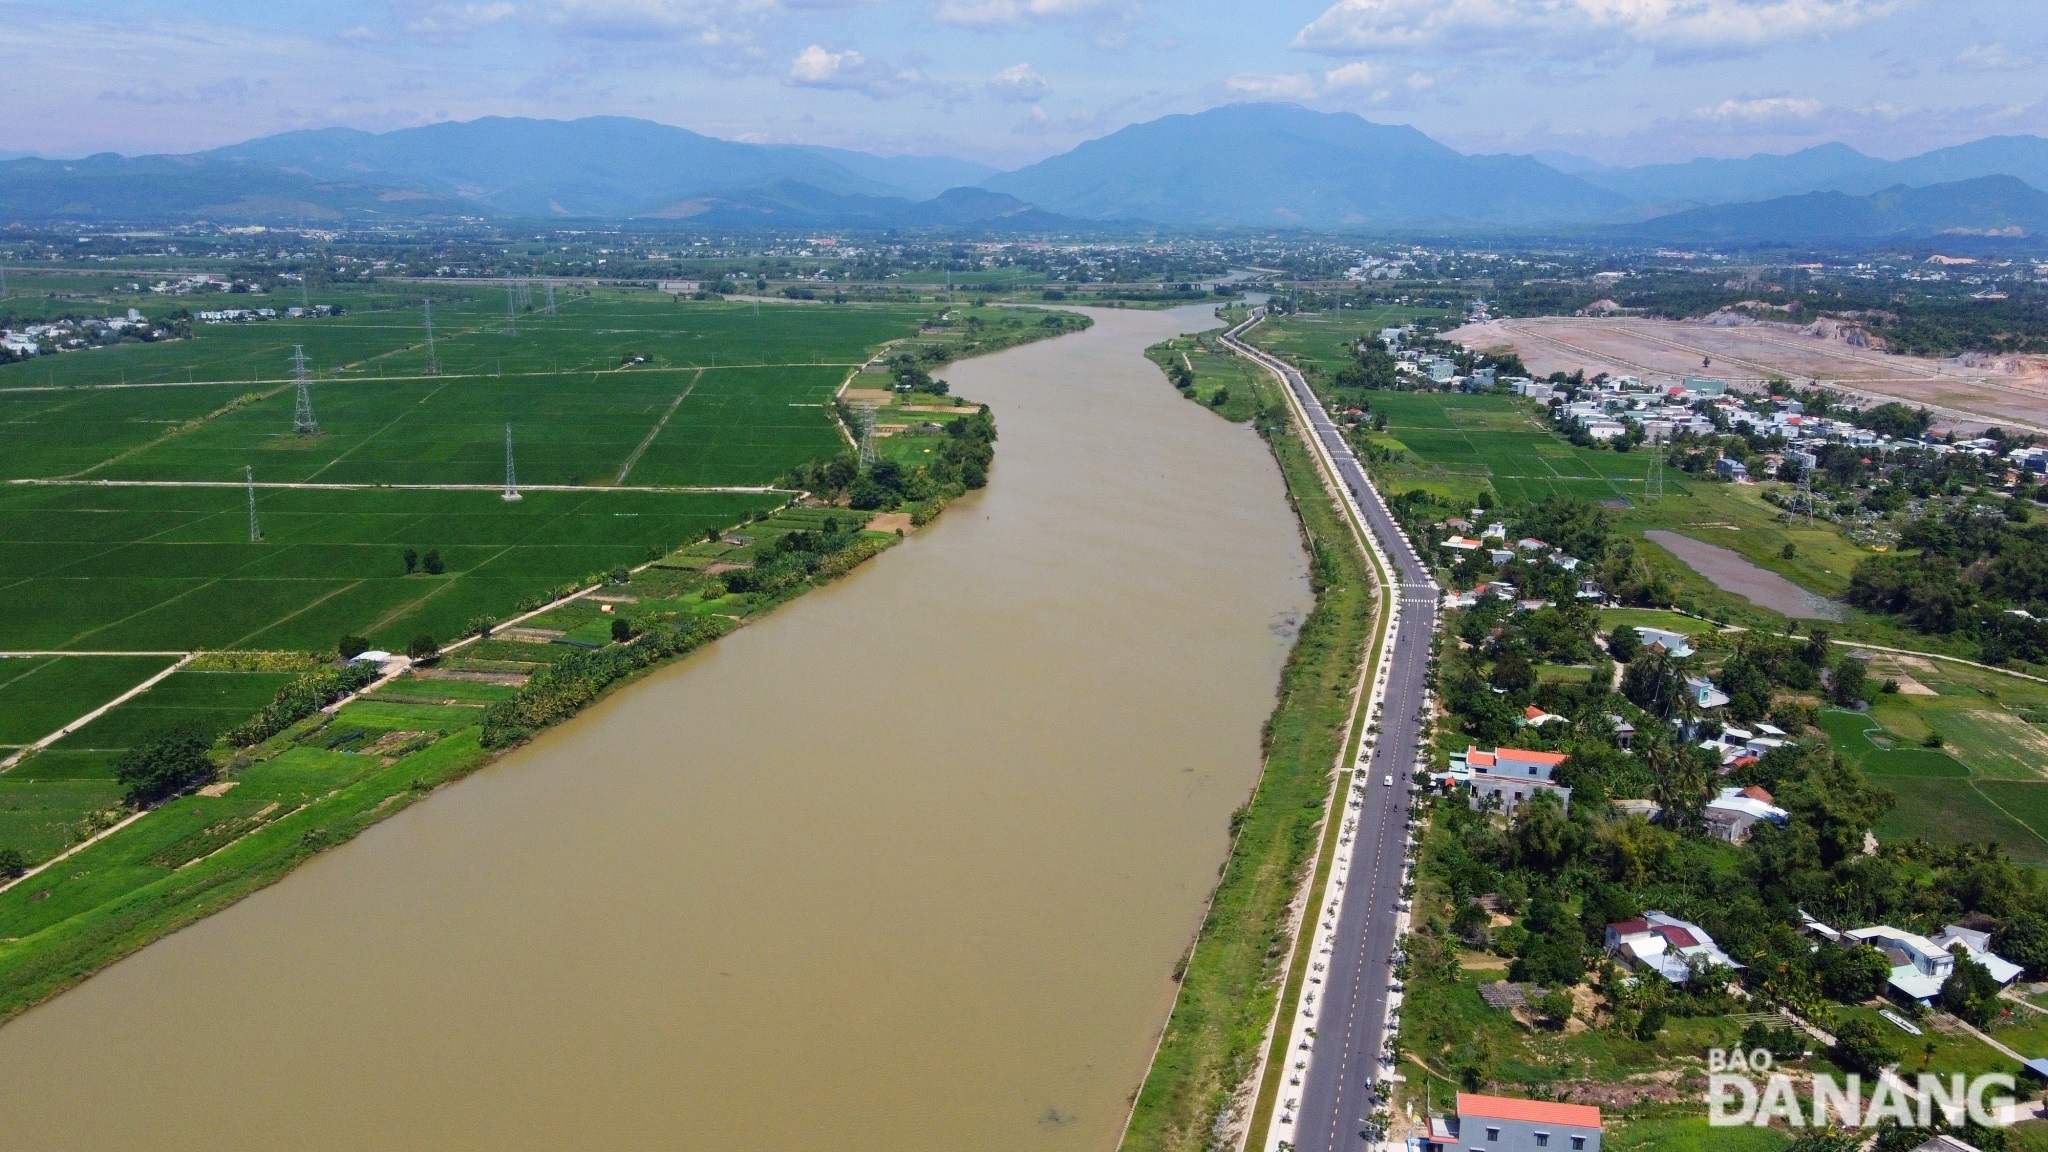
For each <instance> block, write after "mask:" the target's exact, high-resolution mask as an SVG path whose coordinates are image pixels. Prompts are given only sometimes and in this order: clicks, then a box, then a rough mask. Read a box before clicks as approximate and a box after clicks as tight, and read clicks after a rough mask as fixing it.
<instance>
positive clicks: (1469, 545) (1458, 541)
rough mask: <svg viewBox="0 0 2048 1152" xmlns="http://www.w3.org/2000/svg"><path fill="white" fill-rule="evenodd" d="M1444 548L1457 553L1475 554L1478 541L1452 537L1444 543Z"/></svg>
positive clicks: (1477, 549) (1477, 548)
mask: <svg viewBox="0 0 2048 1152" xmlns="http://www.w3.org/2000/svg"><path fill="white" fill-rule="evenodd" d="M1444 547H1446V548H1449V549H1452V550H1454V551H1458V552H1477V551H1479V541H1477V540H1470V539H1467V538H1466V537H1463V536H1453V537H1451V538H1450V539H1448V540H1446V541H1444Z"/></svg>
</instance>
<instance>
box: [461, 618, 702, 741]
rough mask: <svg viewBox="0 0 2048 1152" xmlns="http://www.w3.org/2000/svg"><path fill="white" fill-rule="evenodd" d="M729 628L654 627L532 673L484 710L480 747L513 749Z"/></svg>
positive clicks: (694, 624)
mask: <svg viewBox="0 0 2048 1152" xmlns="http://www.w3.org/2000/svg"><path fill="white" fill-rule="evenodd" d="M731 627H732V624H731V622H730V621H728V620H726V619H724V618H723V617H716V616H712V617H704V618H701V619H696V620H684V621H679V622H677V623H675V624H664V625H659V626H657V627H654V628H651V629H649V630H648V631H646V632H645V633H642V634H641V635H640V637H639V638H638V639H636V640H634V641H633V642H632V643H630V644H614V645H612V646H610V647H607V648H598V649H594V650H592V651H589V652H579V653H577V654H576V655H574V656H571V657H569V658H568V659H567V660H564V661H562V662H561V663H559V664H556V665H554V666H553V667H551V668H544V669H542V670H540V671H538V672H535V673H534V674H533V678H532V679H530V680H528V681H527V683H526V687H524V688H521V689H520V690H519V694H518V695H516V696H514V697H512V698H511V699H509V700H500V701H498V702H497V703H495V704H493V705H491V706H490V707H489V708H487V709H485V710H484V730H483V745H484V747H486V748H502V747H504V746H505V745H507V744H516V743H518V742H519V741H521V740H524V739H526V738H527V737H529V736H531V735H533V733H535V732H536V731H538V730H540V729H542V728H546V727H547V726H549V725H551V724H558V723H560V722H562V721H563V720H567V719H568V718H569V717H571V716H574V715H575V714H576V713H578V712H580V711H582V710H583V709H584V708H585V707H587V706H588V705H589V704H590V703H591V702H592V701H594V700H596V699H597V698H598V697H599V696H600V695H602V694H603V693H604V690H605V689H606V688H609V687H611V685H613V684H614V683H616V682H618V681H619V680H622V679H624V678H626V677H627V676H630V675H632V674H633V673H635V672H638V671H640V670H641V669H643V668H648V667H651V666H653V665H655V664H659V663H661V662H662V661H664V660H667V659H670V658H671V657H675V656H681V655H683V654H684V653H686V652H689V651H691V650H692V649H694V648H697V647H698V646H699V645H702V644H706V643H709V642H710V641H712V640H715V639H717V638H718V637H719V636H722V635H724V634H725V632H726V631H727V630H728V629H729V628H731Z"/></svg>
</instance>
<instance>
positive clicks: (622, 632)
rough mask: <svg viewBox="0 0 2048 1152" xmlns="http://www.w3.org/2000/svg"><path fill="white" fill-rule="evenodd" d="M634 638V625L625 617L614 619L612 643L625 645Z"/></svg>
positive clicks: (615, 617)
mask: <svg viewBox="0 0 2048 1152" xmlns="http://www.w3.org/2000/svg"><path fill="white" fill-rule="evenodd" d="M632 638H633V625H632V624H631V623H629V622H628V621H627V620H626V618H625V617H624V616H614V617H612V643H614V644H624V643H625V642H626V641H628V640H631V639H632Z"/></svg>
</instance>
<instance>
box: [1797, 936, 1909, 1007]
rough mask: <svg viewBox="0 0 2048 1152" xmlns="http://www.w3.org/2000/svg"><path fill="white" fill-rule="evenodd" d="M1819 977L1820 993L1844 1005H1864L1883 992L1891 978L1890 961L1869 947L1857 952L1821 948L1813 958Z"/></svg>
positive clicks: (1855, 950)
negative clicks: (1886, 982)
mask: <svg viewBox="0 0 2048 1152" xmlns="http://www.w3.org/2000/svg"><path fill="white" fill-rule="evenodd" d="M1814 959H1815V965H1814V966H1815V967H1816V968H1817V969H1818V970H1819V974H1820V990H1821V991H1822V992H1825V993H1827V995H1828V997H1829V998H1830V999H1833V1000H1839V1001H1841V1002H1842V1003H1844V1004H1861V1003H1863V1002H1864V1001H1866V1000H1869V999H1872V998H1874V997H1876V996H1877V994H1878V993H1880V992H1882V991H1884V986H1885V981H1887V980H1889V979H1890V978H1891V974H1892V965H1891V961H1889V960H1887V959H1885V956H1884V953H1882V952H1879V951H1878V950H1877V949H1875V948H1872V947H1870V946H1869V945H1867V944H1865V945H1859V946H1858V947H1855V948H1822V949H1821V950H1820V952H1819V953H1818V954H1817V955H1816V956H1815V957H1814Z"/></svg>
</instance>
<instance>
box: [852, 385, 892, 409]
mask: <svg viewBox="0 0 2048 1152" xmlns="http://www.w3.org/2000/svg"><path fill="white" fill-rule="evenodd" d="M840 395H841V396H843V397H845V398H846V402H847V403H848V404H878V405H879V404H887V403H889V402H890V401H892V400H894V399H896V393H894V392H891V391H889V390H888V389H887V388H848V389H847V390H846V391H844V392H841V393H840Z"/></svg>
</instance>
